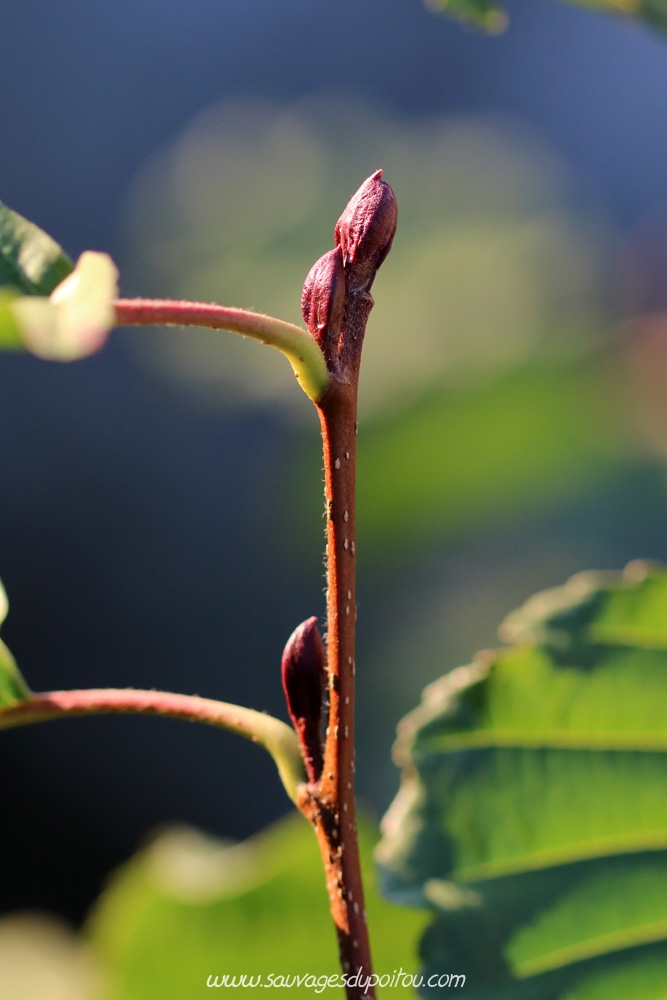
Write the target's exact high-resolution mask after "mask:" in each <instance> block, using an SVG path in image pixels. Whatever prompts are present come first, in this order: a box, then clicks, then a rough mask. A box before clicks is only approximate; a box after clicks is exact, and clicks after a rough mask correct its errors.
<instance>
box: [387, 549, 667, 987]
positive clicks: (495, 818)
mask: <svg viewBox="0 0 667 1000" xmlns="http://www.w3.org/2000/svg"><path fill="white" fill-rule="evenodd" d="M501 635H502V637H503V638H505V639H507V640H508V641H511V642H513V645H512V646H509V647H507V648H504V649H500V650H497V651H495V652H487V653H485V654H482V655H480V656H479V657H478V658H477V659H476V660H475V661H474V662H473V663H472V664H471V665H470V666H468V667H463V668H460V669H458V670H454V671H452V672H451V673H449V674H447V675H445V677H443V678H442V679H441V680H439V681H436V682H435V684H433V685H431V686H430V687H429V688H427V689H426V691H425V692H424V698H423V702H422V705H421V706H420V707H419V708H418V709H417V710H416V711H415V712H413V713H412V714H411V715H410V716H408V717H407V718H406V719H405V720H403V722H402V724H401V727H400V729H399V741H398V745H397V755H398V759H399V761H400V762H401V763H402V764H403V766H404V767H405V769H406V770H405V774H404V779H403V784H402V788H401V792H400V793H399V797H398V798H397V800H396V802H395V803H394V806H393V807H392V809H391V810H390V813H389V815H388V817H387V820H386V821H385V822H386V835H385V839H384V841H383V843H382V845H381V848H380V852H379V853H380V857H381V860H382V863H383V865H384V868H385V878H386V887H387V891H388V892H389V894H390V896H392V897H394V898H397V899H403V900H406V901H409V902H412V903H417V904H421V905H429V906H430V907H431V908H432V910H433V913H434V921H433V923H432V925H431V927H430V928H429V930H428V931H427V933H426V936H425V938H424V941H423V944H422V954H423V957H424V961H425V965H426V969H425V971H427V972H435V971H438V970H439V969H441V968H444V966H446V967H447V968H448V969H450V970H451V971H456V972H459V973H463V974H465V975H466V976H467V983H466V986H467V987H468V988H470V989H471V992H469V994H467V995H469V996H470V997H471V998H474V1000H482V998H484V1000H487V998H489V1000H490V998H493V1000H499V998H507V1000H510V998H511V1000H514V998H517V1000H518V998H526V1000H594V998H596V1000H597V998H600V1000H602V998H603V997H604V998H605V1000H616V998H619V1000H620V998H626V997H632V1000H664V996H665V983H667V795H665V788H666V787H667V570H666V569H664V568H662V567H658V566H651V565H649V564H644V563H633V564H630V566H629V567H628V568H627V570H626V571H625V574H623V575H621V574H617V573H584V574H580V575H579V576H577V577H574V578H573V579H572V580H570V582H569V583H568V584H567V585H566V586H565V587H563V588H559V589H557V590H553V591H547V592H545V593H543V594H539V595H537V596H536V597H534V598H532V599H531V600H530V601H528V602H527V604H526V605H525V606H524V607H523V608H522V609H520V610H519V611H518V612H515V613H514V614H513V615H511V616H510V617H509V618H508V619H507V621H506V623H505V625H504V626H503V628H502V630H501Z"/></svg>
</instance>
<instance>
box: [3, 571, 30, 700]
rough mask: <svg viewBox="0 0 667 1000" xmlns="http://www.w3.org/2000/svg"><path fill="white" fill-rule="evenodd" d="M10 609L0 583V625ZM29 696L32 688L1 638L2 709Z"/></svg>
mask: <svg viewBox="0 0 667 1000" xmlns="http://www.w3.org/2000/svg"><path fill="white" fill-rule="evenodd" d="M8 610H9V603H8V601H7V594H6V593H5V588H4V587H3V586H2V583H0V625H2V623H3V622H4V620H5V618H6V617H7V612H8ZM29 697H30V689H29V688H28V685H27V684H26V682H25V681H24V680H23V678H22V677H21V674H20V672H19V669H18V667H17V666H16V662H15V660H14V657H13V656H12V654H11V653H10V652H9V650H8V649H7V647H6V646H5V644H4V642H3V641H2V640H1V639H0V709H2V708H7V707H8V706H9V705H15V704H16V703H17V702H18V701H26V699H28V698H29Z"/></svg>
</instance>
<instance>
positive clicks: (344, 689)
mask: <svg viewBox="0 0 667 1000" xmlns="http://www.w3.org/2000/svg"><path fill="white" fill-rule="evenodd" d="M381 175H382V171H377V172H376V173H375V174H373V175H372V177H369V178H368V180H367V181H366V182H365V183H364V184H363V185H362V186H361V187H360V188H359V191H357V193H356V194H355V195H354V196H353V198H352V199H351V200H350V202H349V204H348V206H347V208H346V209H345V211H344V213H343V215H342V216H341V218H340V220H339V222H338V224H337V226H336V229H335V234H334V235H335V240H336V248H335V249H334V250H332V251H328V253H326V254H325V255H324V256H323V257H322V258H320V260H319V261H317V262H316V264H315V265H314V266H313V268H312V269H311V272H310V274H309V275H308V277H307V279H306V283H305V285H304V298H303V300H302V307H303V313H304V317H305V319H306V322H307V323H308V326H309V329H310V332H311V333H312V334H313V336H314V337H315V339H316V340H317V341H318V343H319V344H320V346H321V348H322V351H323V353H324V356H325V358H326V360H327V365H328V368H329V373H330V375H331V383H330V385H329V388H328V389H327V391H326V393H325V394H324V396H323V397H322V398H321V399H320V400H319V401H318V402H317V403H316V406H317V410H318V414H319V417H320V425H321V428H322V444H323V452H324V492H325V503H326V522H327V550H326V564H327V670H328V689H329V719H328V727H327V734H326V744H325V753H324V766H323V770H322V775H321V777H320V780H319V782H317V783H316V784H312V783H311V784H309V785H307V786H304V789H303V791H302V795H301V798H300V801H299V805H300V808H301V809H302V811H303V812H304V814H305V815H306V816H307V817H308V819H309V820H310V822H311V823H312V824H313V827H314V828H315V832H316V834H317V838H318V842H319V845H320V850H321V853H322V859H323V862H324V868H325V872H326V880H327V889H328V893H329V900H330V905H331V913H332V916H333V919H334V923H335V925H336V929H337V932H338V943H339V949H340V957H341V964H342V966H343V970H344V972H345V973H346V974H347V984H348V985H347V996H348V998H349V1000H358V998H360V997H362V996H364V997H367V998H371V1000H372V998H374V996H375V992H374V990H373V988H372V987H371V986H370V985H368V977H370V976H371V974H372V965H371V951H370V942H369V937H368V928H367V925H366V913H365V908H364V891H363V883H362V877H361V865H360V860H359V846H358V841H357V823H356V814H355V795H354V783H355V782H354V768H355V763H354V675H355V649H354V641H355V624H356V597H355V579H356V571H355V567H356V437H357V384H358V378H359V365H360V361H361V348H362V345H363V339H364V333H365V329H366V322H367V320H368V315H369V313H370V310H371V308H372V306H373V298H372V296H371V294H370V288H371V285H372V283H373V279H374V278H375V274H376V272H377V269H378V267H379V266H380V264H381V263H382V261H383V260H384V259H385V257H386V255H387V253H388V252H389V249H390V247H391V242H392V240H393V236H394V232H395V230H396V200H395V197H394V193H393V191H392V190H391V188H390V187H389V185H388V184H386V183H385V182H384V181H382V180H381ZM362 977H363V978H362Z"/></svg>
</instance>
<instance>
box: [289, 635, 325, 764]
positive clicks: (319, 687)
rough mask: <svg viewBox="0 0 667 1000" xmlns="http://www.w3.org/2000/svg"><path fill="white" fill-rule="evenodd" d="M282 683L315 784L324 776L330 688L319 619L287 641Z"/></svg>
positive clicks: (302, 751) (304, 757)
mask: <svg viewBox="0 0 667 1000" xmlns="http://www.w3.org/2000/svg"><path fill="white" fill-rule="evenodd" d="M282 680H283V690H284V691H285V698H286V700H287V711H288V712H289V715H290V719H291V720H292V724H293V726H294V729H295V730H296V734H297V736H298V738H299V743H300V745H301V753H302V754H303V760H304V763H305V765H306V773H307V774H308V780H309V781H310V782H311V783H312V784H315V782H317V781H318V780H319V778H320V775H321V773H322V764H323V756H322V697H323V694H324V688H325V686H326V653H325V651H324V643H323V642H322V637H321V635H320V633H319V630H318V628H317V618H315V617H313V618H308V620H307V621H305V622H303V623H302V624H301V625H299V626H298V628H296V629H295V630H294V632H292V634H291V636H290V637H289V639H288V640H287V644H286V646H285V651H284V652H283V659H282Z"/></svg>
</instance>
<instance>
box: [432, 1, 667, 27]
mask: <svg viewBox="0 0 667 1000" xmlns="http://www.w3.org/2000/svg"><path fill="white" fill-rule="evenodd" d="M569 2H571V3H576V4H578V5H579V6H581V7H588V8H590V9H592V10H598V11H601V12H602V13H605V14H615V15H620V16H622V17H627V18H637V19H638V20H642V21H645V22H646V23H647V24H649V25H650V26H651V27H653V28H658V29H660V30H662V31H664V30H667V3H665V0H569ZM426 3H427V6H428V7H430V8H431V9H432V10H436V11H442V12H444V13H446V14H450V15H451V16H452V17H455V18H457V19H458V20H459V21H463V22H464V23H467V24H472V25H474V26H476V27H478V28H485V29H486V30H487V31H492V32H495V31H502V30H503V28H505V26H506V25H507V15H506V13H505V10H504V9H503V7H501V6H499V5H498V4H495V3H492V2H491V0H426Z"/></svg>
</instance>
